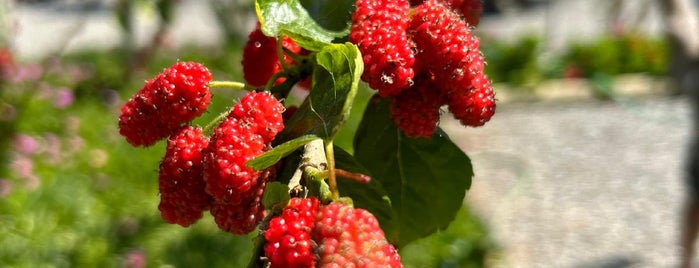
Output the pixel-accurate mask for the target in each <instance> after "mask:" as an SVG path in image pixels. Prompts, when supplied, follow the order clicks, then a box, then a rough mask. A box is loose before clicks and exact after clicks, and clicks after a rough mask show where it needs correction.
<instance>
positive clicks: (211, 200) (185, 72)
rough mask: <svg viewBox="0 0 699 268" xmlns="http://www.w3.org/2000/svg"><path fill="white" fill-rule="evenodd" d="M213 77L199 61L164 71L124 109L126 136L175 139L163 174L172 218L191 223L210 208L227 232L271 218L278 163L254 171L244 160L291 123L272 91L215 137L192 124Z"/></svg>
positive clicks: (244, 103)
mask: <svg viewBox="0 0 699 268" xmlns="http://www.w3.org/2000/svg"><path fill="white" fill-rule="evenodd" d="M210 81H211V73H210V72H209V71H208V70H207V69H206V67H204V66H203V65H201V64H199V63H193V62H179V63H177V64H175V65H173V66H171V67H169V68H167V69H165V70H164V71H163V72H162V73H160V74H158V75H157V76H156V77H155V78H153V79H151V80H149V81H147V82H146V85H145V86H144V87H143V89H141V90H140V91H138V92H137V93H136V94H135V95H134V96H133V97H132V98H131V99H130V100H129V101H128V102H127V103H126V104H124V106H123V107H122V108H121V115H120V116H119V127H120V133H121V134H122V135H123V136H124V137H125V138H126V140H127V141H128V142H129V143H131V144H132V145H134V146H148V145H152V144H153V143H155V142H157V141H158V140H160V139H163V138H164V137H169V138H168V140H167V148H166V152H165V156H164V157H163V159H162V161H161V163H160V169H159V175H158V181H159V190H160V205H159V206H158V208H159V210H160V212H161V216H162V218H163V219H164V220H165V221H167V222H169V223H175V224H179V225H182V226H185V227H186V226H189V225H191V224H192V223H194V222H196V221H197V220H198V219H200V218H201V217H202V215H203V212H204V211H206V210H210V212H211V214H212V215H213V216H214V219H215V221H216V223H217V224H218V226H219V227H220V228H221V229H223V230H225V231H228V232H231V233H235V234H244V233H248V232H250V231H252V230H253V229H254V228H255V226H257V224H258V223H259V221H260V220H261V219H262V218H263V217H264V213H265V210H264V207H263V206H262V203H261V199H262V195H263V193H264V187H265V185H266V183H267V182H269V181H271V180H274V179H275V178H276V169H275V167H271V168H268V169H267V170H263V171H255V170H253V169H251V168H249V167H247V166H246V165H245V163H246V162H247V161H249V160H251V159H253V158H255V157H257V156H259V155H260V154H262V153H264V152H265V151H267V150H268V149H269V148H270V147H271V143H272V141H273V140H274V138H275V137H276V135H277V133H279V132H280V131H281V130H282V129H283V128H284V124H283V118H282V113H283V112H284V106H283V105H282V104H281V103H280V102H279V101H278V100H277V99H276V98H275V97H274V96H273V95H271V94H270V93H268V92H250V93H248V94H247V95H246V96H245V97H243V98H242V99H241V100H240V101H239V102H238V103H237V104H236V105H235V106H234V107H233V108H232V109H231V110H230V111H229V114H228V116H227V117H226V118H225V119H224V120H223V121H222V122H221V123H220V124H219V125H218V126H217V127H216V129H214V131H213V135H212V136H211V137H210V138H209V137H207V136H206V135H205V134H204V133H203V131H202V129H200V128H198V127H194V126H189V125H188V124H189V123H190V122H191V121H192V120H193V119H194V118H195V117H197V116H199V115H201V113H203V112H204V111H205V110H206V108H207V106H208V104H209V102H210V100H211V92H210V91H209V86H208V85H209V82H210Z"/></svg>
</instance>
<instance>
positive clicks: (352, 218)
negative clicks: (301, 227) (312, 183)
mask: <svg viewBox="0 0 699 268" xmlns="http://www.w3.org/2000/svg"><path fill="white" fill-rule="evenodd" d="M312 238H313V240H314V241H315V242H316V243H317V244H318V250H317V251H318V254H319V256H320V260H319V261H318V264H319V266H321V267H354V266H356V267H403V265H402V264H401V263H400V255H398V252H397V251H396V249H395V248H394V247H393V245H391V244H389V243H388V241H386V237H385V235H384V232H383V231H382V230H381V227H380V226H379V222H378V221H377V220H376V218H375V217H374V215H372V214H371V213H370V212H368V211H366V210H363V209H355V208H352V207H350V206H348V205H345V204H341V203H331V204H329V205H327V206H324V207H322V208H321V209H320V212H319V213H318V215H317V217H316V224H315V227H314V228H313V234H312Z"/></svg>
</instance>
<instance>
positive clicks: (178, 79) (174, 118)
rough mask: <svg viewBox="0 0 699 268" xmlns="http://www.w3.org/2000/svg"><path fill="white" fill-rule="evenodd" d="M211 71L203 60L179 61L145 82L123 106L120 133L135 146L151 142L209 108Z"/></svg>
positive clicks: (161, 137)
mask: <svg viewBox="0 0 699 268" xmlns="http://www.w3.org/2000/svg"><path fill="white" fill-rule="evenodd" d="M210 81H211V73H210V72H209V70H208V69H207V68H206V67H205V66H204V65H202V64H199V63H195V62H178V63H176V64H174V65H172V66H170V67H169V68H167V69H165V70H164V71H163V72H161V73H160V74H158V75H157V76H156V77H155V78H153V79H151V80H149V81H147V82H146V84H145V86H144V87H143V88H141V90H139V91H138V92H137V93H136V94H135V95H134V96H133V97H131V99H130V100H129V101H128V102H126V104H124V106H122V107H121V115H120V116H119V133H120V134H121V135H122V136H124V137H125V138H126V141H128V142H129V143H130V144H131V145H133V146H150V145H152V144H153V143H155V142H156V141H158V140H160V139H163V138H165V137H167V136H169V135H170V134H172V133H173V132H174V131H176V130H178V129H179V128H180V127H181V126H182V125H184V124H186V123H188V122H190V121H192V120H193V119H194V118H196V117H198V116H199V115H201V114H202V113H203V112H204V111H206V109H207V107H208V105H209V102H210V101H211V91H209V82H210Z"/></svg>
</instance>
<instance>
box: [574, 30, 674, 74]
mask: <svg viewBox="0 0 699 268" xmlns="http://www.w3.org/2000/svg"><path fill="white" fill-rule="evenodd" d="M561 61H562V62H564V63H565V64H566V67H576V68H579V69H580V72H582V75H583V76H584V77H588V78H589V77H592V76H594V75H595V73H604V74H607V75H617V74H623V73H647V74H649V75H655V76H659V75H666V74H667V66H668V47H667V43H666V42H665V40H663V39H657V38H649V37H644V36H642V35H638V34H632V33H625V34H621V35H608V36H604V37H603V38H601V39H599V40H598V41H596V42H594V43H590V44H584V43H580V44H574V45H572V46H571V48H570V49H569V50H568V51H567V52H566V53H565V54H564V55H563V56H562V59H561ZM564 71H565V70H564Z"/></svg>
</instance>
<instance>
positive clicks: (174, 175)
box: [158, 126, 212, 227]
mask: <svg viewBox="0 0 699 268" xmlns="http://www.w3.org/2000/svg"><path fill="white" fill-rule="evenodd" d="M208 142H209V138H208V137H206V136H204V135H203V134H202V130H201V129H200V128H195V127H191V126H187V127H183V128H182V129H180V130H179V131H178V132H177V133H175V134H173V135H172V136H171V137H170V138H169V139H168V141H167V148H166V151H165V157H164V158H163V161H162V162H161V163H160V172H159V175H158V188H159V190H160V205H159V206H158V209H159V210H160V215H161V216H162V218H163V219H164V220H165V221H167V222H168V223H176V224H179V225H182V226H183V227H187V226H189V225H190V224H192V223H194V222H196V221H197V220H199V219H200V218H201V217H202V214H203V211H205V210H208V209H209V207H210V206H211V202H212V199H211V196H209V195H208V194H207V193H206V191H205V190H204V188H205V184H204V178H203V176H202V170H203V166H204V165H203V162H202V161H203V153H202V150H204V149H205V148H206V146H207V144H208Z"/></svg>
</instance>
